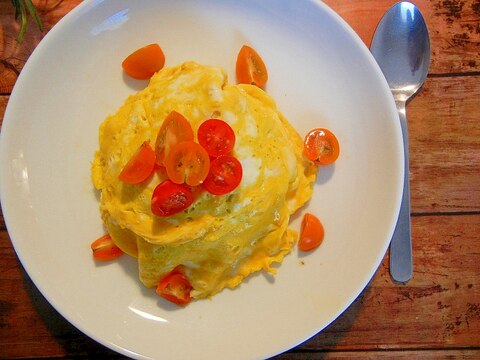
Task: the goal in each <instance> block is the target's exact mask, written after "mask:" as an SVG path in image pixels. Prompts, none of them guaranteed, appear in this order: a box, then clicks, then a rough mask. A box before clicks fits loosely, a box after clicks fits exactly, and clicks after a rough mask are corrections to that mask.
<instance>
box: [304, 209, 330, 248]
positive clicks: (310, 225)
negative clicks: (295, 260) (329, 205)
mask: <svg viewBox="0 0 480 360" xmlns="http://www.w3.org/2000/svg"><path fill="white" fill-rule="evenodd" d="M324 235H325V231H324V229H323V225H322V223H321V222H320V220H319V219H318V218H317V217H316V216H315V215H312V214H309V213H307V214H305V216H304V217H303V220H302V226H301V229H300V239H299V241H298V248H299V249H300V250H302V251H311V250H313V249H315V248H316V247H318V246H320V244H321V243H322V241H323V237H324Z"/></svg>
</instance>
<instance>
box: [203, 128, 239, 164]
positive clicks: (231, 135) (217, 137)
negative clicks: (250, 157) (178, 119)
mask: <svg viewBox="0 0 480 360" xmlns="http://www.w3.org/2000/svg"><path fill="white" fill-rule="evenodd" d="M197 137H198V142H199V143H200V145H202V146H203V147H204V148H205V150H207V153H208V155H210V156H213V157H217V156H220V155H227V154H228V153H229V152H230V151H232V149H233V147H234V146H235V132H234V131H233V129H232V127H231V126H230V125H228V124H227V123H226V122H225V121H223V120H220V119H209V120H205V121H204V122H203V123H202V124H201V125H200V127H199V128H198V132H197Z"/></svg>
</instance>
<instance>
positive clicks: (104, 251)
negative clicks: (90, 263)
mask: <svg viewBox="0 0 480 360" xmlns="http://www.w3.org/2000/svg"><path fill="white" fill-rule="evenodd" d="M90 248H91V249H92V251H93V257H94V258H95V260H100V261H110V260H114V259H116V258H118V257H120V256H122V255H123V251H122V250H120V248H119V247H118V246H117V245H115V243H114V242H113V240H112V237H111V236H110V235H108V234H107V235H103V236H102V237H100V238H98V239H97V240H95V241H94V242H93V243H92V244H91V245H90Z"/></svg>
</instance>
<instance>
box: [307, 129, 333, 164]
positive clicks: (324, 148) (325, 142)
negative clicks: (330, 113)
mask: <svg viewBox="0 0 480 360" xmlns="http://www.w3.org/2000/svg"><path fill="white" fill-rule="evenodd" d="M304 149H305V155H306V156H307V158H308V159H309V160H311V161H313V162H314V163H315V164H317V165H329V164H332V163H334V162H335V160H337V158H338V155H339V154H340V145H339V143H338V140H337V138H336V136H335V135H334V134H333V133H332V132H331V131H330V130H327V129H322V128H318V129H313V130H312V131H310V132H309V133H308V134H307V136H305V140H304Z"/></svg>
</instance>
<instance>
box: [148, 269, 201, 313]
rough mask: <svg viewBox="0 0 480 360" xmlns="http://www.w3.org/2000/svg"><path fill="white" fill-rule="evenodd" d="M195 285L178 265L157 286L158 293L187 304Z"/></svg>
mask: <svg viewBox="0 0 480 360" xmlns="http://www.w3.org/2000/svg"><path fill="white" fill-rule="evenodd" d="M192 289H193V287H192V285H191V284H190V281H188V279H187V277H186V276H185V274H183V272H182V271H181V270H180V269H179V267H176V268H175V269H173V270H172V271H171V272H170V273H168V274H167V275H166V276H164V277H163V278H162V279H161V280H160V282H159V283H158V286H157V290H156V292H157V294H158V295H160V296H161V297H163V298H164V299H166V300H168V301H170V302H173V303H175V304H177V305H187V304H188V303H189V302H190V301H191V300H192V297H191V296H190V292H191V291H192Z"/></svg>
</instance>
